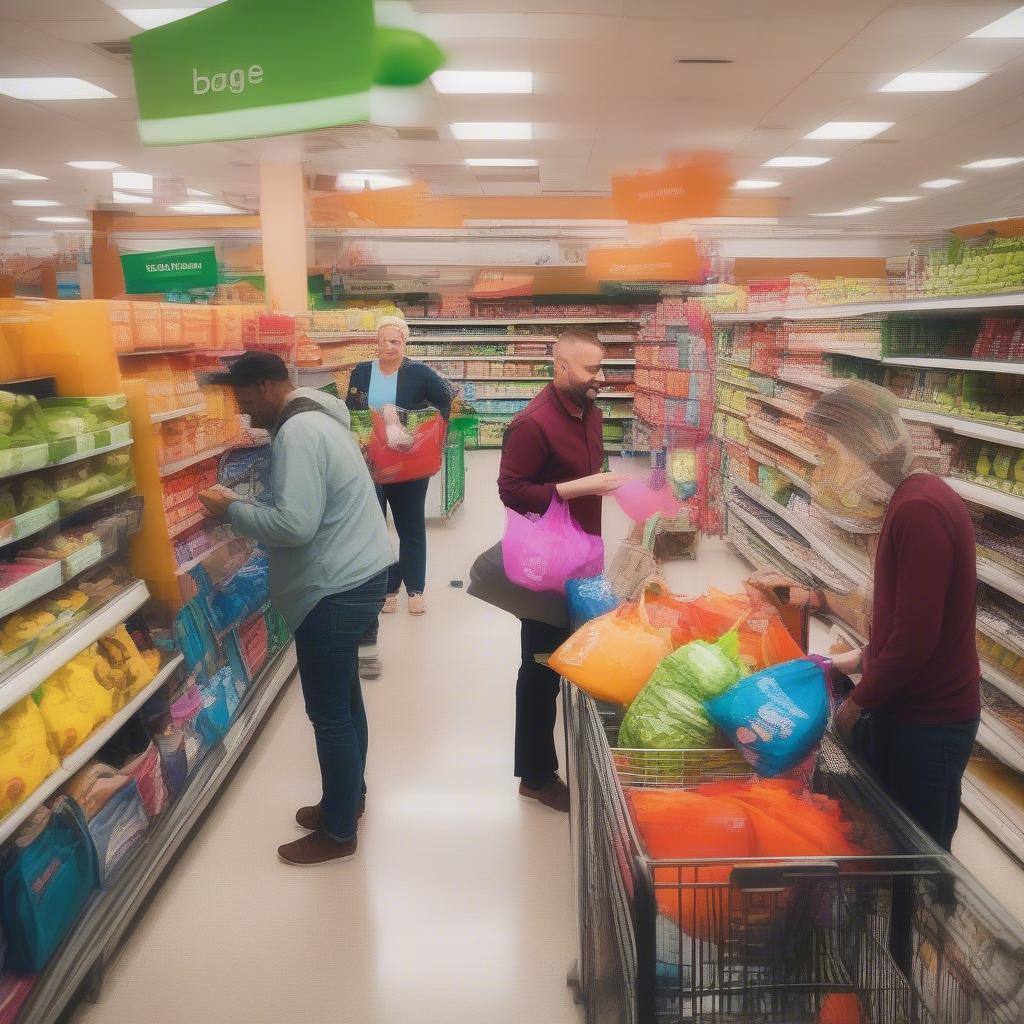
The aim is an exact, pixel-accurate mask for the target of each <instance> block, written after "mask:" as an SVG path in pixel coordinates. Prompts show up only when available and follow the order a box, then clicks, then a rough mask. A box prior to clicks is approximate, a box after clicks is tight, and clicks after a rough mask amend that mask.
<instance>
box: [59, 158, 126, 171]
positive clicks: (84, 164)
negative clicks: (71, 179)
mask: <svg viewBox="0 0 1024 1024" xmlns="http://www.w3.org/2000/svg"><path fill="white" fill-rule="evenodd" d="M120 166H121V165H120V164H118V163H115V162H114V161H113V160H69V161H68V167H75V168H77V169H78V170H80V171H114V170H117V168H118V167H120Z"/></svg>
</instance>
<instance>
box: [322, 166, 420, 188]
mask: <svg viewBox="0 0 1024 1024" xmlns="http://www.w3.org/2000/svg"><path fill="white" fill-rule="evenodd" d="M336 184H337V186H338V188H346V189H348V190H349V191H350V192H360V191H362V190H364V189H366V188H369V189H370V190H371V191H374V190H376V189H379V188H402V187H404V186H406V185H408V184H409V179H408V178H403V177H401V176H400V175H397V174H394V173H392V172H390V171H343V172H342V173H341V174H339V175H338V177H337V179H336Z"/></svg>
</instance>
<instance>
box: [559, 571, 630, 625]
mask: <svg viewBox="0 0 1024 1024" xmlns="http://www.w3.org/2000/svg"><path fill="white" fill-rule="evenodd" d="M565 596H566V598H567V599H568V602H569V617H570V619H571V620H572V628H573V629H579V628H580V626H582V625H583V624H584V623H586V622H590V620H591V619H596V618H597V617H598V616H600V615H604V614H605V612H610V611H614V609H616V608H618V607H619V605H620V604H622V601H621V599H620V598H619V597H618V595H617V594H616V593H615V592H614V591H613V590H612V588H611V587H610V586H609V584H608V579H607V577H606V576H605V575H604V574H603V573H602V574H601V575H600V576H588V577H586V578H585V579H575V580H566V582H565Z"/></svg>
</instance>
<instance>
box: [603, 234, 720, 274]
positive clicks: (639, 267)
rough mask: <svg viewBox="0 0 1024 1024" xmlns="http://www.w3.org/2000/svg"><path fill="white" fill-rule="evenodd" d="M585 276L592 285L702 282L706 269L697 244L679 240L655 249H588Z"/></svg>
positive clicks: (614, 247) (662, 244) (653, 247)
mask: <svg viewBox="0 0 1024 1024" xmlns="http://www.w3.org/2000/svg"><path fill="white" fill-rule="evenodd" d="M587 276H588V277H589V278H591V280H595V281H703V280H704V277H705V266H704V261H703V260H702V259H701V257H700V254H699V253H698V252H697V246H696V244H695V243H694V242H693V241H692V240H691V239H689V238H678V239H675V240H673V241H671V242H659V243H658V244H657V245H637V246H628V245H623V246H607V247H605V248H597V249H591V250H590V252H589V253H587Z"/></svg>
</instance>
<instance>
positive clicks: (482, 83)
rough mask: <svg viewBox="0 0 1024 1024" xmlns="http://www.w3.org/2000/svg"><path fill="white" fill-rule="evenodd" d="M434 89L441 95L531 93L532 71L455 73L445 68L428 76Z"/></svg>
mask: <svg viewBox="0 0 1024 1024" xmlns="http://www.w3.org/2000/svg"><path fill="white" fill-rule="evenodd" d="M430 81H431V82H433V83H434V88H435V89H436V90H437V91H438V92H441V93H453V94H456V93H479V94H488V95H497V94H499V93H504V94H509V93H531V92H533V72H532V71H455V70H451V69H448V68H445V69H443V70H441V71H435V72H434V73H433V74H432V75H431V76H430Z"/></svg>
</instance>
